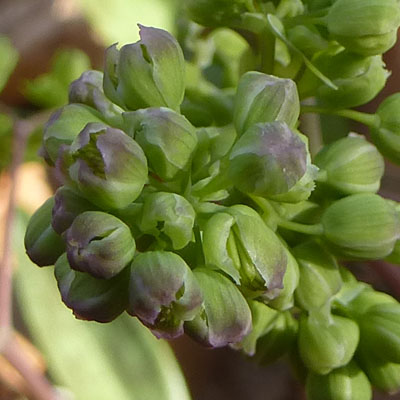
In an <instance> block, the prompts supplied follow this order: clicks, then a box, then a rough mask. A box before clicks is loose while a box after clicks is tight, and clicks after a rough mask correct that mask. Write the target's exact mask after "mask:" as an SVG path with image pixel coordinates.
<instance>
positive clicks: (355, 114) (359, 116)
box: [301, 105, 380, 128]
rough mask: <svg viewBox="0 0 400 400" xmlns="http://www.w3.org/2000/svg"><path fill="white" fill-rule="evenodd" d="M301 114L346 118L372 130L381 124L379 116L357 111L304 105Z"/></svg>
mask: <svg viewBox="0 0 400 400" xmlns="http://www.w3.org/2000/svg"><path fill="white" fill-rule="evenodd" d="M301 112H302V113H303V114H307V113H314V114H328V115H336V116H338V117H344V118H348V119H351V120H353V121H356V122H360V123H362V124H364V125H367V126H369V127H371V128H376V127H378V126H379V124H380V118H379V116H378V115H376V114H368V113H364V112H361V111H356V110H329V109H326V108H322V107H315V106H308V105H303V106H301Z"/></svg>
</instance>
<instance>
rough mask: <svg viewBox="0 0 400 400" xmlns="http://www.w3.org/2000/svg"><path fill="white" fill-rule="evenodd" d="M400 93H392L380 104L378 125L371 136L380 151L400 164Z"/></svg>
mask: <svg viewBox="0 0 400 400" xmlns="http://www.w3.org/2000/svg"><path fill="white" fill-rule="evenodd" d="M399 111H400V93H395V94H392V95H391V96H388V97H386V99H385V100H384V101H383V102H382V103H381V104H380V106H379V107H378V110H377V111H376V115H377V116H378V117H379V118H380V124H379V126H378V127H373V128H371V137H372V140H373V142H374V143H375V145H376V147H378V149H379V151H380V152H381V153H382V154H383V155H384V156H385V157H387V158H388V159H389V160H390V161H392V162H393V163H395V164H398V165H400V112H399Z"/></svg>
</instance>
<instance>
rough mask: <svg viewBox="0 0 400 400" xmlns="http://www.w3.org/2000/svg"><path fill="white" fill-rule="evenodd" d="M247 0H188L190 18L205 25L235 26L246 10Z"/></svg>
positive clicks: (186, 3)
mask: <svg viewBox="0 0 400 400" xmlns="http://www.w3.org/2000/svg"><path fill="white" fill-rule="evenodd" d="M247 3H248V2H247V1H246V0H187V1H186V2H185V6H186V7H187V10H188V11H189V17H190V19H192V20H194V21H195V22H197V23H198V24H200V25H204V26H234V25H235V24H237V23H238V22H239V21H240V20H241V15H242V14H243V13H245V12H246V11H250V10H248V8H247V5H246V4H247Z"/></svg>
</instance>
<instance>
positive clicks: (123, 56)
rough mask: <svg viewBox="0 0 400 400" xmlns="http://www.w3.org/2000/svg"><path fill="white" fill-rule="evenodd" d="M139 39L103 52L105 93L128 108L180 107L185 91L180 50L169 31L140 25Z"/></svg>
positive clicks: (183, 63)
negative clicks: (104, 53)
mask: <svg viewBox="0 0 400 400" xmlns="http://www.w3.org/2000/svg"><path fill="white" fill-rule="evenodd" d="M139 28H140V32H139V33H140V38H141V40H139V41H138V42H136V43H133V44H127V45H125V46H123V47H122V48H121V49H120V50H118V49H117V46H116V44H114V45H113V46H111V47H109V48H108V49H107V51H106V59H105V69H104V82H103V86H104V92H105V94H106V96H107V97H108V98H109V99H110V100H111V101H113V102H114V103H116V104H118V105H119V106H121V107H123V108H125V109H128V110H137V109H139V108H147V107H169V108H172V109H173V110H179V106H180V104H181V103H182V100H183V95H184V91H185V83H184V79H185V62H184V58H183V53H182V49H181V48H180V46H179V44H178V42H177V41H176V40H175V38H174V37H172V36H171V35H170V34H169V33H168V32H166V31H164V30H162V29H156V28H150V27H145V26H142V25H139Z"/></svg>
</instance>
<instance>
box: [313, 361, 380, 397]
mask: <svg viewBox="0 0 400 400" xmlns="http://www.w3.org/2000/svg"><path fill="white" fill-rule="evenodd" d="M306 391H307V399H309V400H371V399H372V390H371V384H370V383H369V380H368V378H367V376H366V375H365V374H364V372H363V371H362V370H361V369H360V367H359V366H358V365H357V364H356V363H355V362H354V361H352V362H350V364H348V365H346V366H345V367H342V368H338V369H335V370H333V371H332V372H330V373H329V374H327V375H318V374H314V373H310V374H308V377H307V383H306Z"/></svg>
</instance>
